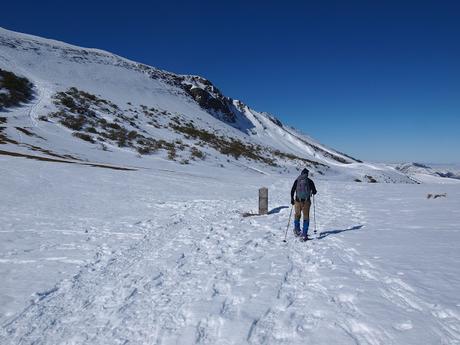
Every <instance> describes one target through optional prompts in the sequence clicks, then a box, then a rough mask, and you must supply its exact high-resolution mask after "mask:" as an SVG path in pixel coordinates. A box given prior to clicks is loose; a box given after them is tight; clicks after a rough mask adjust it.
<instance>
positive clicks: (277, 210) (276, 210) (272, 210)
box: [268, 206, 289, 214]
mask: <svg viewBox="0 0 460 345" xmlns="http://www.w3.org/2000/svg"><path fill="white" fill-rule="evenodd" d="M285 208H289V206H279V207H275V208H273V209H271V210H270V211H268V214H275V213H280V212H281V210H282V209H285Z"/></svg>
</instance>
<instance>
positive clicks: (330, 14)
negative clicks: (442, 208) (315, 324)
mask: <svg viewBox="0 0 460 345" xmlns="http://www.w3.org/2000/svg"><path fill="white" fill-rule="evenodd" d="M1 7H2V8H1V11H0V26H3V27H5V28H7V29H10V30H15V31H21V32H26V33H30V34H35V35H39V36H44V37H48V38H54V39H58V40H62V41H66V42H69V43H73V44H76V45H81V46H85V47H96V48H101V49H106V50H109V51H111V52H114V53H117V54H120V55H123V56H125V57H127V58H130V59H133V60H136V61H140V62H144V63H146V64H149V65H153V66H156V67H160V68H163V69H166V70H169V71H172V72H177V73H184V74H198V75H202V76H204V77H206V78H208V79H210V80H211V81H212V82H214V84H216V86H217V87H219V88H220V89H221V90H222V91H223V92H224V93H225V94H226V95H228V96H230V97H233V98H236V99H241V100H243V101H244V102H246V103H247V104H248V105H250V106H251V107H253V108H254V109H256V110H259V111H267V112H270V113H273V114H275V115H276V116H278V117H279V118H280V119H281V120H282V121H283V122H285V123H288V124H290V125H293V126H295V127H298V128H300V129H301V130H303V131H304V132H306V133H308V134H309V135H311V136H312V137H314V138H316V139H318V140H320V141H321V142H323V143H324V144H326V145H329V146H331V147H334V148H337V149H339V150H341V151H343V152H346V153H349V154H351V155H353V156H356V157H358V158H361V159H366V160H374V161H421V162H438V163H447V162H455V163H460V1H453V0H452V1H442V0H441V1H423V0H419V1H404V0H401V1H371V0H367V1H353V0H350V1H343V0H342V1H327V0H325V1H319V0H317V1H300V0H299V1H237V0H235V1H217V0H213V1H198V0H195V1H175V0H169V1H139V0H131V1H123V2H121V3H120V4H117V3H115V1H95V0H94V1H87V0H80V1H78V0H76V1H62V0H61V1H46V0H45V1H17V2H13V1H8V2H3V3H2V6H1Z"/></svg>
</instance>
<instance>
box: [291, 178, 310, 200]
mask: <svg viewBox="0 0 460 345" xmlns="http://www.w3.org/2000/svg"><path fill="white" fill-rule="evenodd" d="M295 192H296V196H297V199H299V200H300V201H304V200H310V194H311V190H310V183H308V175H300V176H299V177H298V178H297V188H296V190H295Z"/></svg>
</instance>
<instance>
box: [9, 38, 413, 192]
mask: <svg viewBox="0 0 460 345" xmlns="http://www.w3.org/2000/svg"><path fill="white" fill-rule="evenodd" d="M7 81H9V82H7ZM19 91H21V92H19ZM0 92H1V94H0V96H2V95H3V98H1V97H0V109H1V110H0V115H1V116H0V122H1V123H0V126H2V127H1V131H0V144H1V146H0V150H2V151H3V154H9V153H11V152H13V153H15V154H17V153H22V154H27V155H41V156H45V157H54V158H55V159H62V160H69V159H71V160H73V161H90V162H97V163H104V164H111V165H117V166H120V165H122V166H142V167H150V166H152V165H155V164H156V162H157V161H158V160H159V159H170V160H174V161H176V162H178V163H181V164H184V165H188V164H200V165H204V166H208V167H209V168H221V167H227V166H229V165H237V166H239V167H241V168H242V169H244V170H247V169H254V171H259V172H261V173H281V172H289V171H295V170H298V169H300V168H302V167H304V166H308V167H310V169H311V170H313V171H314V172H315V173H316V174H320V175H324V176H326V177H327V178H333V179H341V180H355V181H362V182H374V181H376V182H403V183H413V182H414V181H413V180H412V179H411V178H410V177H408V176H406V175H405V174H403V173H401V172H399V171H397V170H395V169H394V168H392V167H389V166H386V165H383V164H370V163H363V162H361V161H359V160H357V159H354V158H352V157H350V156H347V155H345V154H343V153H340V152H338V151H336V150H333V149H330V148H328V147H326V146H324V145H322V144H320V143H318V142H316V141H315V140H313V139H311V138H310V137H308V136H306V135H303V134H302V133H300V132H299V131H297V130H295V129H294V128H290V127H287V126H285V125H283V124H282V123H281V122H280V121H279V120H278V119H276V118H275V117H274V116H271V115H269V114H267V113H263V112H257V111H255V110H253V109H251V108H250V107H248V106H247V105H245V104H244V103H242V102H241V101H238V100H234V99H232V98H230V97H227V96H224V95H223V94H222V93H221V92H220V91H219V90H218V89H217V88H216V87H215V86H214V85H213V84H212V83H211V82H210V81H208V80H206V79H204V78H202V77H199V76H191V75H178V74H174V73H170V72H166V71H162V70H159V69H156V68H154V67H150V66H146V65H143V64H140V63H136V62H133V61H130V60H127V59H124V58H122V57H119V56H117V55H114V54H111V53H108V52H105V51H101V50H97V49H86V48H80V47H76V46H72V45H69V44H65V43H61V42H57V41H53V40H48V39H43V38H39V37H35V36H30V35H25V34H19V33H15V32H11V31H8V30H5V29H0ZM2 99H3V101H1V100H2ZM310 121H311V120H310ZM5 152H6V153H5Z"/></svg>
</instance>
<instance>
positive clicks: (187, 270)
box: [0, 186, 460, 345]
mask: <svg viewBox="0 0 460 345" xmlns="http://www.w3.org/2000/svg"><path fill="white" fill-rule="evenodd" d="M283 187H284V188H281V187H279V190H278V191H277V190H276V188H275V190H274V191H273V192H272V194H276V193H277V192H280V193H281V192H282V190H285V187H286V186H283ZM321 192H322V198H321V202H317V203H318V204H317V207H318V209H317V216H318V219H319V220H322V222H320V223H319V224H318V226H319V229H318V230H319V232H320V231H321V229H331V228H333V229H337V226H342V229H350V230H353V229H354V228H355V229H356V230H359V229H360V228H361V227H362V228H363V230H362V231H365V229H366V227H367V224H366V220H367V218H366V214H365V212H364V211H362V207H361V206H360V205H357V204H355V203H353V202H351V201H350V200H345V198H340V197H338V196H333V194H332V192H329V191H328V189H327V186H325V190H322V191H321ZM250 202H251V201H250V200H243V201H240V202H239V203H237V202H236V201H216V200H196V201H191V202H169V203H162V204H157V205H156V206H155V208H156V210H152V212H153V211H156V212H155V214H156V215H158V216H156V217H155V218H152V219H148V220H141V221H139V222H138V223H136V224H133V225H132V226H133V227H135V228H137V229H140V232H141V233H142V234H143V236H142V237H143V238H142V239H141V240H140V241H137V242H135V243H134V244H133V245H132V246H131V247H129V248H128V249H125V250H120V251H117V252H111V251H110V250H108V249H107V248H101V249H100V251H99V252H98V254H97V255H96V257H95V259H94V261H93V262H92V263H91V264H88V265H86V266H85V267H84V268H83V269H82V270H81V271H80V273H78V274H77V275H76V276H74V277H73V278H72V279H70V280H64V281H62V282H60V283H59V284H57V285H56V287H55V288H52V289H50V290H49V291H45V292H42V293H40V294H38V295H37V298H36V300H35V301H34V302H33V303H31V304H30V305H29V306H28V307H27V308H26V309H25V310H24V311H23V312H21V313H20V314H18V315H17V316H16V317H15V318H14V319H12V320H10V321H9V322H8V323H7V324H5V325H4V327H3V330H2V332H3V334H2V336H1V337H0V342H1V343H2V344H242V343H248V344H305V343H331V341H334V342H335V343H340V344H371V345H375V344H398V343H401V339H404V343H419V340H420V339H422V338H421V336H423V335H424V332H425V333H426V334H427V337H428V338H427V339H428V342H427V343H430V342H429V341H430V340H433V339H438V341H437V343H439V344H459V339H460V318H459V315H458V313H457V312H456V311H455V310H452V309H449V308H445V307H444V306H441V305H438V304H434V303H431V302H430V301H429V300H426V299H424V298H423V297H421V296H422V295H421V294H418V293H417V291H416V288H415V287H412V286H411V285H410V284H408V283H407V282H405V281H404V277H401V276H399V275H397V274H395V275H394V276H390V275H389V273H388V272H387V271H385V270H382V269H381V268H380V267H379V265H378V263H375V262H371V258H367V257H365V256H364V255H361V254H360V252H359V246H350V242H347V243H345V240H344V238H343V235H339V234H332V235H331V234H328V233H327V231H325V230H323V234H322V235H320V237H322V238H321V239H316V240H314V241H311V242H307V243H301V242H299V241H298V240H296V239H294V238H293V237H292V235H291V233H290V232H291V229H289V231H290V232H289V237H288V243H287V244H286V243H283V242H282V238H283V236H284V230H285V226H286V219H287V215H288V212H289V209H288V208H285V209H284V210H283V211H281V212H279V213H277V214H273V215H270V216H266V217H249V218H241V216H240V214H239V213H238V212H236V210H237V209H238V208H239V206H241V204H242V205H250ZM229 210H230V211H229ZM231 210H235V211H231ZM312 211H313V209H312ZM312 214H313V213H312ZM353 227H354V228H353ZM312 230H313V227H312V229H311V230H310V231H311V232H312ZM344 271H345V272H346V273H347V274H344ZM325 272H327V274H324V273H325ZM350 272H351V273H352V274H351V275H350ZM350 276H351V277H352V278H350ZM350 279H352V280H353V281H352V284H351V283H350V281H349V280H350ZM369 292H372V296H373V297H372V298H374V299H375V300H370V298H369V297H368V294H369ZM376 296H377V297H376ZM369 304H371V305H373V304H375V305H376V306H377V307H376V308H370V309H369V308H366V305H369ZM388 305H390V306H391V308H387V306H388ZM378 306H380V308H379V307H378ZM386 309H389V311H388V313H390V314H387V317H386V318H383V320H390V321H391V322H393V323H392V324H391V325H388V324H386V322H388V321H386V322H380V323H379V316H381V315H371V314H370V311H369V310H371V311H374V312H375V313H377V314H382V315H383V314H385V313H387V311H386ZM391 313H393V314H391ZM388 315H390V317H388ZM411 315H412V316H414V320H412V319H411V318H409V317H408V316H411ZM414 327H418V328H419V330H418V332H419V333H418V334H417V337H416V338H411V337H410V336H407V337H406V338H404V337H403V335H404V334H405V333H406V332H411V330H412V329H413V328H414ZM420 328H422V329H420ZM401 337H403V338H401ZM436 337H437V338H436ZM417 339H418V340H417Z"/></svg>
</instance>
